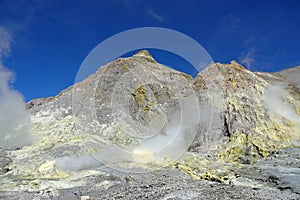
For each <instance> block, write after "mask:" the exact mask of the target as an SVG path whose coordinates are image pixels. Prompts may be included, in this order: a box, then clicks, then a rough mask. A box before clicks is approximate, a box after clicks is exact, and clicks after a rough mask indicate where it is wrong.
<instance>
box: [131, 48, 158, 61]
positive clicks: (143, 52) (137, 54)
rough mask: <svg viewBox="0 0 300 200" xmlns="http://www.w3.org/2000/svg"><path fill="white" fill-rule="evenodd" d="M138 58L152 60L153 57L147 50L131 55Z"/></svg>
mask: <svg viewBox="0 0 300 200" xmlns="http://www.w3.org/2000/svg"><path fill="white" fill-rule="evenodd" d="M139 56H142V57H146V58H150V59H152V60H154V58H153V56H152V55H151V54H150V53H149V51H147V50H141V51H139V52H137V53H136V54H134V55H133V57H139Z"/></svg>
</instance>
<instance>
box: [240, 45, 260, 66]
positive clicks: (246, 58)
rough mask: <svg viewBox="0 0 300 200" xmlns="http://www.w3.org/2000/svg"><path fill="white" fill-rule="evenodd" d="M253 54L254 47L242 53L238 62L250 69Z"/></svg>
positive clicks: (253, 57)
mask: <svg viewBox="0 0 300 200" xmlns="http://www.w3.org/2000/svg"><path fill="white" fill-rule="evenodd" d="M255 53H256V48H254V47H252V48H250V49H249V51H247V52H242V53H241V54H240V56H239V62H240V63H241V64H242V65H244V66H245V67H247V68H248V69H251V68H252V66H253V63H254V62H255Z"/></svg>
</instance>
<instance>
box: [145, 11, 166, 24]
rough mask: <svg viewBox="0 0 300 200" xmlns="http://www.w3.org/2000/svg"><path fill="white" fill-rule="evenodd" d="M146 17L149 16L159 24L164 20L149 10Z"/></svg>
mask: <svg viewBox="0 0 300 200" xmlns="http://www.w3.org/2000/svg"><path fill="white" fill-rule="evenodd" d="M148 15H149V16H151V17H152V18H154V19H155V20H157V21H159V22H161V21H163V20H164V18H163V17H162V16H160V15H158V14H157V13H156V12H154V11H153V10H149V11H148Z"/></svg>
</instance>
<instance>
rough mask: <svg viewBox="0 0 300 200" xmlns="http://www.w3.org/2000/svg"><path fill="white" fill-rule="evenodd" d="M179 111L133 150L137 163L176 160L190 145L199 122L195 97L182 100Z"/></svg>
mask: <svg viewBox="0 0 300 200" xmlns="http://www.w3.org/2000/svg"><path fill="white" fill-rule="evenodd" d="M180 104H181V105H180V110H178V111H177V112H175V113H174V114H173V115H172V117H171V119H170V121H169V122H168V123H167V124H166V126H165V128H164V130H163V131H165V133H163V134H162V133H159V134H157V135H155V136H154V137H151V138H148V139H146V140H145V141H144V142H143V143H142V144H141V145H139V146H138V147H137V148H136V149H134V151H133V153H134V154H136V159H137V161H140V162H143V160H144V162H148V161H150V162H152V161H157V162H160V161H161V159H163V158H168V159H170V160H176V159H178V158H179V157H180V156H181V155H182V154H183V153H185V151H186V150H187V149H188V147H189V146H190V145H191V143H192V141H193V139H194V136H195V135H196V131H197V127H198V125H199V122H200V112H199V111H200V110H199V107H198V105H199V104H198V101H197V100H196V98H195V97H193V96H190V97H188V98H182V99H181V102H180Z"/></svg>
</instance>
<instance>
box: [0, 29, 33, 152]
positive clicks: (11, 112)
mask: <svg viewBox="0 0 300 200" xmlns="http://www.w3.org/2000/svg"><path fill="white" fill-rule="evenodd" d="M11 42H12V38H11V35H10V34H9V32H8V30H7V29H5V28H3V27H0V147H2V148H17V147H22V146H24V145H28V144H30V143H32V141H33V138H32V136H31V134H30V133H29V123H28V122H29V120H30V116H29V114H28V113H27V112H26V109H25V103H24V101H23V96H22V95H21V94H20V93H19V92H18V91H16V90H14V89H12V88H11V83H12V82H13V80H14V76H13V73H12V72H11V71H9V70H8V69H7V68H5V67H4V66H3V64H2V59H3V57H5V56H7V55H8V54H9V51H10V44H11Z"/></svg>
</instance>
